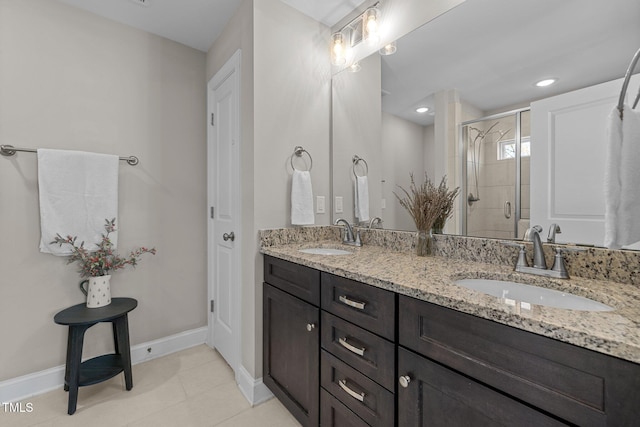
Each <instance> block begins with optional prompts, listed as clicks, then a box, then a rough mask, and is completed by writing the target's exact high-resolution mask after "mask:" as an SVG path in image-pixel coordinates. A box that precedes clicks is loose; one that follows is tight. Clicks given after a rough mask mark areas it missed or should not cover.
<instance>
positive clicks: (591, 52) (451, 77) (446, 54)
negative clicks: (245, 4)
mask: <svg viewBox="0 0 640 427" xmlns="http://www.w3.org/2000/svg"><path fill="white" fill-rule="evenodd" d="M58 1H61V2H63V3H67V4H70V5H73V6H76V7H79V8H81V9H85V10H88V11H90V12H92V13H96V14H98V15H101V16H104V17H106V18H109V19H112V20H115V21H118V22H121V23H124V24H126V25H130V26H132V27H135V28H139V29H141V30H144V31H147V32H150V33H153V34H157V35H160V36H162V37H166V38H168V39H171V40H174V41H177V42H179V43H182V44H185V45H187V46H191V47H193V48H195V49H198V50H201V51H203V52H206V51H207V50H208V49H209V48H210V47H211V45H212V44H213V42H214V41H215V39H216V37H218V35H219V34H220V33H221V32H222V30H223V29H224V26H225V25H226V24H227V22H228V21H229V19H230V18H231V17H232V16H233V14H234V13H235V11H236V10H237V8H238V7H239V5H240V3H241V2H242V0H179V1H178V0H58ZM256 1H260V0H256ZM281 1H282V2H283V3H286V4H288V5H289V6H291V7H294V8H296V9H298V10H299V11H301V12H302V13H304V14H306V15H308V16H310V17H312V18H313V19H315V20H316V21H319V22H322V23H323V24H325V25H327V26H329V27H331V26H333V25H334V24H335V23H337V22H338V21H340V20H341V19H342V18H343V17H344V16H346V15H348V14H349V13H350V12H351V11H352V10H353V9H355V8H356V7H357V6H359V5H360V4H361V3H363V0H281ZM141 3H143V4H144V5H141ZM639 21H640V1H638V0H606V1H602V0H561V1H560V0H467V1H466V2H464V3H462V4H461V5H459V6H457V7H456V8H454V9H452V10H451V11H449V12H447V13H445V14H443V15H441V16H440V17H438V18H436V19H434V20H433V21H431V22H429V23H428V25H424V26H422V27H421V28H419V29H418V30H415V31H413V32H412V33H410V34H408V35H407V36H405V37H403V38H401V39H400V40H399V41H398V52H397V53H396V54H394V55H392V56H389V57H383V65H382V75H383V82H382V86H383V87H382V89H383V93H385V96H384V97H383V100H382V105H383V110H385V111H387V112H389V113H392V114H394V115H397V116H400V117H404V118H405V119H407V120H412V121H415V122H416V123H420V124H423V125H426V124H430V123H432V122H433V116H429V115H428V114H427V115H421V116H419V115H417V113H415V107H416V106H418V105H423V104H425V105H428V106H433V94H434V93H436V92H438V91H441V90H443V89H457V90H458V93H459V94H460V96H461V97H462V98H463V99H465V100H466V101H468V102H470V103H471V104H473V105H474V106H476V107H477V108H479V109H481V110H483V111H489V110H494V109H498V108H501V107H504V106H510V105H514V104H518V103H522V102H527V101H530V100H534V99H539V98H545V97H547V96H551V95H553V94H557V93H562V92H566V91H569V90H573V89H577V88H581V87H585V86H589V85H592V84H595V83H598V82H602V81H606V80H611V79H614V78H618V77H621V76H622V75H624V71H625V70H626V68H627V66H628V64H629V61H630V60H631V57H632V56H633V53H634V52H635V51H636V50H637V49H638V48H640V25H639V24H638V22H639ZM549 76H553V77H557V78H559V81H558V83H557V84H555V85H553V86H550V87H548V88H546V89H539V88H536V87H534V86H533V83H534V82H535V81H537V80H539V79H541V78H543V77H549Z"/></svg>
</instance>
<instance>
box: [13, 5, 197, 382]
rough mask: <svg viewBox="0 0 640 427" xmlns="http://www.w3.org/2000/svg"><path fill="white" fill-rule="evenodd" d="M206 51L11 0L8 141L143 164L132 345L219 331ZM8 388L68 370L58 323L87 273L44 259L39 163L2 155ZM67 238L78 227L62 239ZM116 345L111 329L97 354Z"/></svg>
mask: <svg viewBox="0 0 640 427" xmlns="http://www.w3.org/2000/svg"><path fill="white" fill-rule="evenodd" d="M205 82H206V79H205V55H204V54H203V53H202V52H199V51H196V50H194V49H191V48H188V47H185V46H183V45H180V44H177V43H174V42H171V41H168V40H166V39H162V38H160V37H156V36H153V35H150V34H148V33H145V32H142V31H138V30H134V29H131V28H129V27H126V26H124V25H120V24H117V23H114V22H112V21H108V20H106V19H102V18H100V17H97V16H95V15H92V14H89V13H87V12H84V11H81V10H79V9H75V8H72V7H70V6H66V5H63V4H60V3H58V2H54V1H49V0H27V1H25V0H1V1H0V94H1V96H0V144H12V145H15V146H22V147H32V148H60V149H77V150H84V151H94V152H101V153H110V154H118V155H130V154H133V155H136V156H138V157H139V158H140V164H139V165H138V166H135V167H132V166H128V165H127V164H125V163H123V162H122V163H121V167H120V175H119V189H120V192H119V217H118V222H119V226H120V234H119V246H120V248H121V249H123V250H125V251H126V250H128V249H130V248H132V247H133V246H139V245H147V246H155V247H156V248H157V249H158V254H157V255H156V256H155V257H153V256H145V258H144V259H143V260H142V262H141V264H140V265H139V266H138V268H137V269H135V270H133V269H129V270H127V271H120V272H116V273H114V275H113V277H112V279H111V282H112V293H113V296H115V297H118V296H129V297H134V298H136V299H138V301H139V306H138V308H137V309H136V310H135V311H133V312H132V313H131V314H130V332H131V343H132V345H135V344H138V343H142V342H146V341H149V340H154V339H158V338H162V337H166V336H168V335H171V334H174V333H178V332H182V331H185V330H189V329H193V328H197V327H202V326H205V325H206V303H205V301H206V296H207V292H206V259H205V250H206V216H205V215H203V212H206V191H205V189H206V187H205V184H206V161H205V159H206V145H205V143H206V138H205V123H204V120H203V119H202V118H203V117H205V114H206V99H205V97H206V91H205V87H206V86H205ZM0 182H1V183H2V185H0V236H2V237H1V239H2V243H1V244H0V272H1V273H0V274H1V280H0V287H1V291H0V292H1V294H0V325H3V333H2V344H1V346H2V353H1V361H2V363H0V380H5V379H8V378H14V377H18V376H21V375H25V374H29V373H33V372H37V371H40V370H43V369H47V368H51V367H54V366H59V365H62V364H64V357H65V352H66V334H67V330H66V328H64V327H62V326H59V325H56V324H54V323H53V316H54V314H55V313H56V312H57V311H59V310H61V309H63V308H66V307H68V306H70V305H73V304H78V303H81V302H83V300H84V296H83V295H82V294H81V293H80V291H79V290H78V287H77V286H78V282H79V276H78V274H77V273H76V268H75V266H71V265H66V263H65V259H64V258H59V257H55V256H52V255H46V254H41V253H40V252H39V251H38V242H39V233H40V231H39V228H40V227H39V211H38V191H37V162H36V156H35V154H30V153H18V154H17V155H16V156H15V157H11V158H5V157H3V158H0ZM60 232H61V233H65V230H60ZM111 348H112V344H111V338H110V330H109V328H108V326H107V325H98V326H96V327H95V328H92V329H90V330H89V331H88V332H87V337H86V342H85V353H84V355H85V356H91V355H95V354H99V353H101V352H104V351H106V350H110V349H111Z"/></svg>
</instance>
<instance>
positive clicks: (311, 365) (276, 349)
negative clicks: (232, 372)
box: [263, 257, 320, 426]
mask: <svg viewBox="0 0 640 427" xmlns="http://www.w3.org/2000/svg"><path fill="white" fill-rule="evenodd" d="M264 267H265V269H264V280H265V284H264V288H263V316H264V317H263V328H264V329H263V339H264V342H263V349H264V354H263V369H264V379H263V381H264V383H265V385H266V386H267V387H269V389H270V390H271V391H272V392H273V394H274V395H276V397H277V398H278V399H279V400H280V401H281V402H282V403H283V404H284V405H285V407H286V408H287V409H288V410H289V412H291V414H293V416H294V417H295V418H296V419H297V420H298V421H299V422H300V423H301V424H302V425H303V426H317V425H318V423H319V408H320V383H319V381H320V309H319V307H318V306H319V304H320V297H319V295H320V272H319V271H317V270H314V269H311V268H307V267H304V266H301V265H297V264H294V263H291V262H287V261H283V260H280V259H277V258H272V257H265V265H264Z"/></svg>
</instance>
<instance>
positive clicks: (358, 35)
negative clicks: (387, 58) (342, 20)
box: [331, 2, 395, 66]
mask: <svg viewBox="0 0 640 427" xmlns="http://www.w3.org/2000/svg"><path fill="white" fill-rule="evenodd" d="M379 6H380V3H379V2H378V3H376V4H374V5H373V6H371V7H370V8H368V9H367V10H365V11H364V12H363V13H361V14H360V15H358V16H357V17H356V18H354V19H353V20H351V21H350V22H349V23H348V24H347V25H345V26H344V27H342V28H341V29H340V30H339V31H337V32H335V33H333V34H332V35H331V63H332V64H333V65H337V66H344V65H347V64H349V63H350V62H351V60H352V58H351V56H352V53H353V52H352V48H353V47H355V46H357V45H358V44H360V43H361V42H363V41H366V42H367V43H369V44H372V45H374V46H375V45H378V43H380V9H379ZM391 45H393V46H394V47H393V48H391V47H389V49H392V50H393V52H395V42H393V43H391V44H390V46H391ZM385 48H386V47H385ZM393 52H391V53H393Z"/></svg>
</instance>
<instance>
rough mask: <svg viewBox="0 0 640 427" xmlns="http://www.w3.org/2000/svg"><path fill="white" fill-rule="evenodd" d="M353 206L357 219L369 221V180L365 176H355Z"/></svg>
mask: <svg viewBox="0 0 640 427" xmlns="http://www.w3.org/2000/svg"><path fill="white" fill-rule="evenodd" d="M355 207H356V212H355V214H356V218H358V221H360V222H362V221H369V180H368V179H367V177H366V176H358V177H356V188H355Z"/></svg>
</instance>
